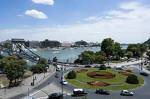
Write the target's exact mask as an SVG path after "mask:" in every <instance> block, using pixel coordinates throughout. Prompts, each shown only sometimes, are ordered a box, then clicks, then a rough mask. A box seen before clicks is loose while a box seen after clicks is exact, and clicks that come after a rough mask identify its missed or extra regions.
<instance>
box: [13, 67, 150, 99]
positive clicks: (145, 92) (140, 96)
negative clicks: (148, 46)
mask: <svg viewBox="0 0 150 99" xmlns="http://www.w3.org/2000/svg"><path fill="white" fill-rule="evenodd" d="M134 71H135V72H136V73H137V74H139V70H137V69H136V68H135V69H134ZM57 73H58V74H59V75H61V72H57ZM60 79H61V78H60V77H59V78H55V74H54V75H52V76H51V77H49V78H48V79H47V80H46V81H45V82H43V83H42V84H40V85H39V86H37V87H35V88H34V89H32V90H31V91H30V93H31V92H34V91H35V90H40V89H42V88H43V87H46V86H47V85H48V84H50V83H51V82H55V83H56V84H57V86H59V87H60V88H62V85H61V84H60ZM144 80H145V84H144V86H142V87H141V88H139V89H136V90H133V92H134V93H135V95H134V96H120V91H115V92H112V93H111V94H110V95H96V94H95V93H94V91H89V90H86V91H87V92H89V93H88V94H87V96H83V97H71V96H66V97H64V99H150V76H148V77H144ZM63 89H64V90H66V91H67V92H72V91H73V89H74V87H73V86H71V85H64V86H63ZM27 94H28V93H24V94H21V95H17V96H15V97H12V98H11V99H21V97H24V96H27Z"/></svg>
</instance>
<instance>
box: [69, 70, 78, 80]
mask: <svg viewBox="0 0 150 99" xmlns="http://www.w3.org/2000/svg"><path fill="white" fill-rule="evenodd" d="M67 78H68V79H75V78H76V72H75V71H70V72H69V73H68V75H67Z"/></svg>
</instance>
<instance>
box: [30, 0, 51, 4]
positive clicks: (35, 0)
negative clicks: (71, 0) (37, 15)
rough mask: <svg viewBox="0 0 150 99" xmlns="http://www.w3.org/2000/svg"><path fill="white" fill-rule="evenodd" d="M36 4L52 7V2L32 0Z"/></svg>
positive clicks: (49, 0) (48, 0)
mask: <svg viewBox="0 0 150 99" xmlns="http://www.w3.org/2000/svg"><path fill="white" fill-rule="evenodd" d="M32 2H34V3H36V4H44V5H53V4H54V0H32Z"/></svg>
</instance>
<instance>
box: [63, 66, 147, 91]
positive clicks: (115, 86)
mask: <svg viewBox="0 0 150 99" xmlns="http://www.w3.org/2000/svg"><path fill="white" fill-rule="evenodd" d="M74 75H75V77H74V78H71V79H70V78H68V77H67V76H68V75H66V76H65V78H66V80H67V81H68V82H69V84H70V85H72V86H74V87H78V88H84V89H98V88H100V89H105V90H124V89H135V88H138V87H140V86H142V85H143V84H144V79H143V78H142V77H141V76H138V75H134V74H133V73H132V72H131V71H123V70H122V71H117V70H113V69H106V70H99V69H98V68H81V69H78V70H75V71H74ZM130 78H131V79H130Z"/></svg>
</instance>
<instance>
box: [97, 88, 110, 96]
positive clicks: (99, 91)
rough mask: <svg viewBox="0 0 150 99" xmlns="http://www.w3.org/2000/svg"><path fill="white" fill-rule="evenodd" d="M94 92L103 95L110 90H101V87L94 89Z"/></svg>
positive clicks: (107, 93)
mask: <svg viewBox="0 0 150 99" xmlns="http://www.w3.org/2000/svg"><path fill="white" fill-rule="evenodd" d="M95 93H96V94H103V95H109V94H110V92H109V91H107V90H103V89H96V91H95Z"/></svg>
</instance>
